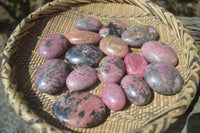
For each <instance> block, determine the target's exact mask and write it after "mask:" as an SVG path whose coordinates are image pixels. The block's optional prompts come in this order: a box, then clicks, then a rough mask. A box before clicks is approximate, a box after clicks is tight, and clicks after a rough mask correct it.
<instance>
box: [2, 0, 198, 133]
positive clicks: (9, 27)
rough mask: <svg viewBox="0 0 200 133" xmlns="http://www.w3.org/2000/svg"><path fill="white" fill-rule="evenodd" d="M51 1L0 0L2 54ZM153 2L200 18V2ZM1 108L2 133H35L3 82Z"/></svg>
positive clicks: (193, 0) (168, 0) (166, 0)
mask: <svg viewBox="0 0 200 133" xmlns="http://www.w3.org/2000/svg"><path fill="white" fill-rule="evenodd" d="M50 1H52V0H0V53H2V51H3V48H4V47H5V45H6V42H7V39H8V37H9V35H10V34H11V33H12V31H13V29H14V28H15V27H16V25H17V24H18V23H19V22H20V21H21V20H22V19H23V18H25V17H26V16H27V15H28V14H29V13H30V12H32V11H34V10H36V9H37V8H38V7H41V6H42V5H44V4H45V3H47V2H50ZM151 1H152V2H155V3H156V4H158V5H159V6H161V7H164V8H165V9H166V10H168V11H169V12H171V13H173V14H174V15H175V16H186V17H200V0H151ZM0 62H1V56H0ZM0 108H1V109H0V133H35V130H34V129H33V128H32V127H31V126H30V125H29V124H27V123H26V122H24V121H23V120H21V118H19V117H18V116H17V115H16V114H15V112H14V110H13V109H12V108H11V107H10V105H9V104H8V102H7V99H6V97H5V95H4V92H3V86H2V83H1V81H0ZM195 118H196V117H195ZM199 119H200V118H199Z"/></svg>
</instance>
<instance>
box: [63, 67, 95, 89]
mask: <svg viewBox="0 0 200 133" xmlns="http://www.w3.org/2000/svg"><path fill="white" fill-rule="evenodd" d="M96 81H97V74H96V71H95V70H94V69H93V68H92V67H90V66H87V65H84V66H81V67H78V68H77V69H75V70H73V71H72V72H71V73H70V74H69V76H68V77H67V80H66V85H67V87H68V88H69V89H70V90H71V91H79V90H84V89H87V88H89V87H91V86H92V85H93V84H95V82H96Z"/></svg>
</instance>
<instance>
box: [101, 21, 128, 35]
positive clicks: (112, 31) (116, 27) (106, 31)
mask: <svg viewBox="0 0 200 133" xmlns="http://www.w3.org/2000/svg"><path fill="white" fill-rule="evenodd" d="M125 30H126V27H125V26H124V25H123V24H122V23H120V22H110V23H108V24H106V25H104V26H103V27H102V28H101V29H100V30H99V34H100V36H101V37H106V36H110V35H113V36H118V37H121V34H122V33H123V32H124V31H125Z"/></svg>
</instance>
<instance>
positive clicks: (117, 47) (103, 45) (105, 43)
mask: <svg viewBox="0 0 200 133" xmlns="http://www.w3.org/2000/svg"><path fill="white" fill-rule="evenodd" d="M99 45H100V49H101V50H102V51H103V52H104V53H105V54H106V55H114V56H118V57H119V58H123V57H124V56H126V55H127V54H128V52H129V48H128V45H127V44H126V43H125V42H124V41H123V40H122V39H121V38H119V37H116V36H106V37H104V38H103V39H102V40H101V41H100V44H99Z"/></svg>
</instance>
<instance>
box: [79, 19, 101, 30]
mask: <svg viewBox="0 0 200 133" xmlns="http://www.w3.org/2000/svg"><path fill="white" fill-rule="evenodd" d="M75 27H76V28H77V29H79V30H87V31H98V30H99V29H100V28H101V27H102V23H101V21H100V20H98V19H96V18H80V19H78V20H76V22H75Z"/></svg>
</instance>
